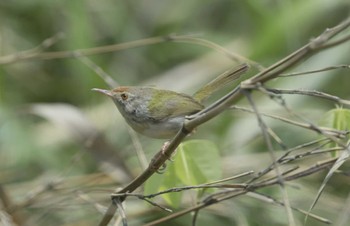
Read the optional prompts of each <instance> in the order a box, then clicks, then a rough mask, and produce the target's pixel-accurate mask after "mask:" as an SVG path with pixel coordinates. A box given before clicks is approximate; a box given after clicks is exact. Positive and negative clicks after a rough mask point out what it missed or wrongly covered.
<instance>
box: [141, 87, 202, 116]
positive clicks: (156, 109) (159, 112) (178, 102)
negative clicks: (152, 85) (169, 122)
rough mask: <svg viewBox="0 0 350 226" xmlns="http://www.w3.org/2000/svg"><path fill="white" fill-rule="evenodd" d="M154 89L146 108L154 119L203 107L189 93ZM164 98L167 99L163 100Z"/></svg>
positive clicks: (182, 114)
mask: <svg viewBox="0 0 350 226" xmlns="http://www.w3.org/2000/svg"><path fill="white" fill-rule="evenodd" d="M155 90H156V91H155V92H154V94H153V98H152V100H151V101H150V103H149V106H150V107H149V108H148V110H149V112H150V114H151V115H152V116H153V117H152V118H154V119H155V120H163V119H166V118H173V117H177V116H185V115H190V114H193V113H195V112H198V111H200V110H202V109H203V108H204V106H203V105H202V104H200V103H199V102H197V101H196V100H195V99H193V97H191V96H189V95H186V94H182V93H176V92H173V91H170V90H161V92H159V91H160V90H157V89H155ZM165 98H166V99H167V100H164V99H165Z"/></svg>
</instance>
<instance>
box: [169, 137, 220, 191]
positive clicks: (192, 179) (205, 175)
mask: <svg viewBox="0 0 350 226" xmlns="http://www.w3.org/2000/svg"><path fill="white" fill-rule="evenodd" d="M175 165H176V172H177V177H178V178H179V179H180V180H181V181H182V182H183V183H184V184H185V185H193V184H202V183H206V182H209V181H213V180H218V179H220V178H221V176H222V169H221V162H220V156H219V151H218V148H217V147H216V145H215V144H214V143H212V142H210V141H206V140H191V141H187V142H185V143H183V144H181V145H180V146H179V148H178V154H177V155H176V158H175Z"/></svg>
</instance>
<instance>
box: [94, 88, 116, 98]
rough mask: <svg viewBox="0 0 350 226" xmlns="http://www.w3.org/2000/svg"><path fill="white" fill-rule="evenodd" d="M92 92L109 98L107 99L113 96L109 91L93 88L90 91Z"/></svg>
mask: <svg viewBox="0 0 350 226" xmlns="http://www.w3.org/2000/svg"><path fill="white" fill-rule="evenodd" d="M91 90H92V91H96V92H99V93H102V94H104V95H106V96H109V97H113V94H112V91H110V90H106V89H98V88H93V89H91Z"/></svg>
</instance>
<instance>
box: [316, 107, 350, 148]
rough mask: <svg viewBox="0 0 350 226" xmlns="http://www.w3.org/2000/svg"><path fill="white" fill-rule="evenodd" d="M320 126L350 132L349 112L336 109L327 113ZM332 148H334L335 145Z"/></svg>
mask: <svg viewBox="0 0 350 226" xmlns="http://www.w3.org/2000/svg"><path fill="white" fill-rule="evenodd" d="M321 125H322V126H326V127H331V128H334V129H337V130H350V110H349V109H343V108H336V109H332V110H330V111H328V112H327V113H326V114H325V116H324V117H323V119H322V120H321ZM332 146H333V147H335V146H337V144H332Z"/></svg>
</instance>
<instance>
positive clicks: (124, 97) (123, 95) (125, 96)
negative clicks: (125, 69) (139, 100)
mask: <svg viewBox="0 0 350 226" xmlns="http://www.w3.org/2000/svg"><path fill="white" fill-rule="evenodd" d="M120 97H121V98H122V100H127V99H128V95H127V94H125V93H122V94H120Z"/></svg>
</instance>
